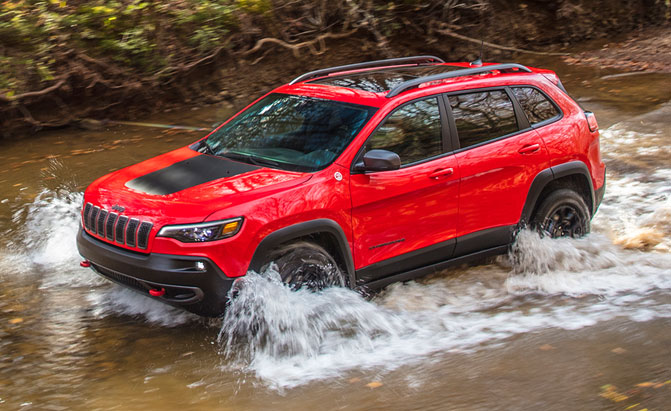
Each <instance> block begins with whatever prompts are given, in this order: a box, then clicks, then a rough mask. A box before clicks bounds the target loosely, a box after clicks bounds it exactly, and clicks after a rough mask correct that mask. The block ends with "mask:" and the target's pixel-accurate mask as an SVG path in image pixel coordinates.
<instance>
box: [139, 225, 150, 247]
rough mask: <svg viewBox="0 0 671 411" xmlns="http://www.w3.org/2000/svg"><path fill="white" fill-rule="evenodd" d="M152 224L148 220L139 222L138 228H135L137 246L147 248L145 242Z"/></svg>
mask: <svg viewBox="0 0 671 411" xmlns="http://www.w3.org/2000/svg"><path fill="white" fill-rule="evenodd" d="M151 226H152V224H151V223H149V222H146V221H145V222H143V223H142V224H140V228H139V229H138V230H137V246H138V247H139V248H142V249H145V248H147V242H148V241H149V233H150V232H151Z"/></svg>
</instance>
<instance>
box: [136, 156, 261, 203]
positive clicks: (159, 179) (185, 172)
mask: <svg viewBox="0 0 671 411" xmlns="http://www.w3.org/2000/svg"><path fill="white" fill-rule="evenodd" d="M259 168H261V167H259V166H255V165H252V164H245V163H239V162H237V161H233V160H229V159H227V158H222V157H214V156H209V155H205V154H201V155H199V156H196V157H192V158H189V159H187V160H183V161H180V162H178V163H175V164H173V165H170V166H168V167H166V168H162V169H160V170H156V171H152V172H151V173H149V174H145V175H143V176H142V177H138V178H135V179H133V180H130V181H128V182H126V187H128V188H132V189H133V190H137V191H141V192H143V193H147V194H155V195H168V194H173V193H176V192H178V191H182V190H186V189H187V188H190V187H193V186H197V185H199V184H203V183H207V182H209V181H213V180H218V179H220V178H226V177H233V176H236V175H238V174H242V173H246V172H248V171H253V170H258V169H259Z"/></svg>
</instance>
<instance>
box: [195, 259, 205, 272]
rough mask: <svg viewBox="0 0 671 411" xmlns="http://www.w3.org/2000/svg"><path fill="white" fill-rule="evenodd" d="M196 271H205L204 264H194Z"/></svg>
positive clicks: (198, 262) (200, 262) (199, 262)
mask: <svg viewBox="0 0 671 411" xmlns="http://www.w3.org/2000/svg"><path fill="white" fill-rule="evenodd" d="M196 270H198V271H205V263H204V262H202V261H197V262H196Z"/></svg>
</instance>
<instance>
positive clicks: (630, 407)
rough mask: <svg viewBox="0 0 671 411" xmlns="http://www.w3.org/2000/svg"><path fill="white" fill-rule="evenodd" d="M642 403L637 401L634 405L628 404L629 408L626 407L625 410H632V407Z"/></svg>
mask: <svg viewBox="0 0 671 411" xmlns="http://www.w3.org/2000/svg"><path fill="white" fill-rule="evenodd" d="M640 404H641V403H640V402H637V403H636V404H634V405H630V406H628V407H627V408H625V409H624V411H627V410H630V409H632V408H636V407H638V406H639V405H640Z"/></svg>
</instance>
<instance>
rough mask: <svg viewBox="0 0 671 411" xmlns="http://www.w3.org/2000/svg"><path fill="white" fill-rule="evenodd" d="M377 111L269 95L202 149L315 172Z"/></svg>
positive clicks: (207, 141) (333, 158)
mask: <svg viewBox="0 0 671 411" xmlns="http://www.w3.org/2000/svg"><path fill="white" fill-rule="evenodd" d="M374 112H375V108H372V107H367V106H360V105H356V104H348V103H340V102H336V101H330V100H322V99H317V98H311V97H304V96H292V95H287V94H271V95H269V96H267V97H265V98H264V99H262V100H260V101H259V102H257V103H256V104H254V105H253V106H251V107H250V108H248V109H247V110H245V111H244V112H242V113H240V114H239V115H238V116H237V117H236V118H234V119H233V120H231V121H229V122H228V123H226V124H224V125H223V126H222V127H221V128H220V129H219V130H217V131H215V132H214V133H212V134H211V135H210V136H209V137H208V138H207V139H206V140H204V141H203V143H204V144H203V145H202V146H201V151H202V150H204V151H209V152H210V153H211V154H214V155H217V156H222V157H230V158H233V159H235V160H239V161H244V162H248V163H252V164H259V165H267V166H270V167H276V168H283V169H289V170H296V171H317V170H319V169H322V168H324V167H326V166H327V165H329V164H331V163H332V162H333V160H335V159H336V157H338V156H339V155H340V153H342V151H343V150H344V149H345V147H347V145H348V144H349V143H350V142H351V141H352V139H353V138H354V136H356V134H357V133H358V132H359V130H361V128H362V127H363V126H364V124H366V122H367V121H368V119H369V118H370V117H371V116H372V115H373V113H374Z"/></svg>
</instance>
